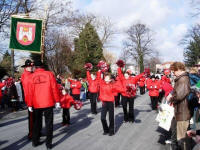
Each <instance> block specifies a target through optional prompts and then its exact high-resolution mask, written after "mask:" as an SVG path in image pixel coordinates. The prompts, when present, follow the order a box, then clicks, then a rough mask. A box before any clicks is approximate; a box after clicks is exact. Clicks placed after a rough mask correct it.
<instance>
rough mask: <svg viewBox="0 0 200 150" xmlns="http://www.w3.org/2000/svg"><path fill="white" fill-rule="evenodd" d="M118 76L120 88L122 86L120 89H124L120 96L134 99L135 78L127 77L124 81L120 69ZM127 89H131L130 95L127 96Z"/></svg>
mask: <svg viewBox="0 0 200 150" xmlns="http://www.w3.org/2000/svg"><path fill="white" fill-rule="evenodd" d="M118 76H119V78H120V80H121V83H122V86H123V87H121V88H125V90H124V92H122V93H121V94H122V95H123V96H126V97H134V96H135V95H136V84H137V78H135V77H129V78H128V79H125V77H124V75H123V73H122V70H121V68H118ZM128 87H131V88H132V89H133V91H132V95H130V94H129V92H128Z"/></svg>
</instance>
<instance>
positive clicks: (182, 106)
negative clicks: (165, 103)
mask: <svg viewBox="0 0 200 150" xmlns="http://www.w3.org/2000/svg"><path fill="white" fill-rule="evenodd" d="M170 69H171V71H172V72H173V74H174V75H175V77H176V78H175V85H174V91H173V93H172V94H170V95H169V96H168V100H170V101H171V102H172V103H173V105H174V111H175V112H174V113H175V120H176V124H177V125H176V126H177V141H178V146H179V147H180V148H181V149H182V150H188V149H189V142H188V138H187V136H186V135H187V134H186V132H187V129H188V127H189V120H190V117H191V116H190V111H189V108H188V101H187V99H186V97H187V96H188V95H189V93H190V81H189V76H188V73H187V72H186V71H185V66H184V64H183V63H181V62H174V63H173V64H172V65H171V67H170Z"/></svg>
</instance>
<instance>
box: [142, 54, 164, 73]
mask: <svg viewBox="0 0 200 150" xmlns="http://www.w3.org/2000/svg"><path fill="white" fill-rule="evenodd" d="M161 63H162V61H161V59H160V57H159V56H158V55H155V56H153V57H150V58H148V59H146V60H145V65H146V66H147V67H148V68H149V69H150V70H151V71H152V72H154V73H156V64H161Z"/></svg>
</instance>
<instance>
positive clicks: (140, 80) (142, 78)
mask: <svg viewBox="0 0 200 150" xmlns="http://www.w3.org/2000/svg"><path fill="white" fill-rule="evenodd" d="M139 86H140V87H144V86H145V78H144V77H141V78H140V79H139Z"/></svg>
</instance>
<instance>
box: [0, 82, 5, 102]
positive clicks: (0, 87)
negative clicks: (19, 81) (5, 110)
mask: <svg viewBox="0 0 200 150" xmlns="http://www.w3.org/2000/svg"><path fill="white" fill-rule="evenodd" d="M4 86H5V84H4V83H0V103H1V98H2V96H3V95H2V93H1V89H2V87H4Z"/></svg>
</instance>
